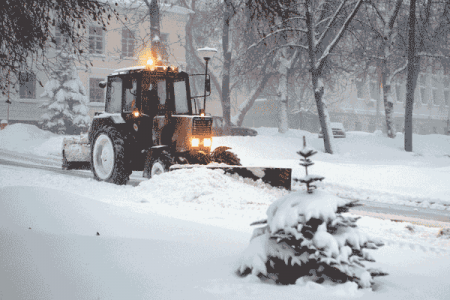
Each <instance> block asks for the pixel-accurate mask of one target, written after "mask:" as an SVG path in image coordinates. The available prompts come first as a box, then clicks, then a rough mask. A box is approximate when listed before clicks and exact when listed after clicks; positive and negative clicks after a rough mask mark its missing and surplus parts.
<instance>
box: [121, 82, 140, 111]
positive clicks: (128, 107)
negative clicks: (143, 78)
mask: <svg viewBox="0 0 450 300" xmlns="http://www.w3.org/2000/svg"><path fill="white" fill-rule="evenodd" d="M130 87H131V88H129V89H127V88H126V89H125V103H124V107H123V111H124V112H132V111H133V110H134V109H135V108H136V95H137V81H136V79H133V80H132V81H131V86H130Z"/></svg>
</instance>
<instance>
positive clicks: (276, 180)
mask: <svg viewBox="0 0 450 300" xmlns="http://www.w3.org/2000/svg"><path fill="white" fill-rule="evenodd" d="M192 168H208V169H221V170H224V172H225V174H231V175H233V174H237V175H239V176H241V177H243V178H250V179H253V180H255V181H256V180H258V179H261V180H262V181H263V182H265V183H267V184H270V185H271V186H273V187H280V188H285V189H287V190H291V175H292V169H289V168H270V167H243V166H231V165H222V164H221V165H214V164H211V165H173V166H171V167H170V171H175V170H180V169H192Z"/></svg>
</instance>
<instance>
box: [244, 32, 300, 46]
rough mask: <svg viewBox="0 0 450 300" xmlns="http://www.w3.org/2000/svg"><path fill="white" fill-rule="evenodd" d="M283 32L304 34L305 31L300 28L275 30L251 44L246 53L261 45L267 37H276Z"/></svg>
mask: <svg viewBox="0 0 450 300" xmlns="http://www.w3.org/2000/svg"><path fill="white" fill-rule="evenodd" d="M284 31H299V32H303V33H306V30H305V29H302V28H282V29H278V30H276V31H274V32H271V33H269V34H268V35H266V36H265V37H263V38H262V39H260V40H259V41H258V42H256V43H254V44H252V45H251V46H250V47H248V48H247V51H249V50H251V49H252V48H255V47H256V46H258V45H259V44H261V43H262V42H263V41H264V40H265V39H267V38H269V37H271V36H273V35H276V34H278V33H280V32H284Z"/></svg>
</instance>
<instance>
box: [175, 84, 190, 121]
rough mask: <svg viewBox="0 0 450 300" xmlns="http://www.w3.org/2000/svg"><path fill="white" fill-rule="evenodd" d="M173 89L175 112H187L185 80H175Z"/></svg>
mask: <svg viewBox="0 0 450 300" xmlns="http://www.w3.org/2000/svg"><path fill="white" fill-rule="evenodd" d="M173 90H174V94H175V113H177V114H187V113H189V107H188V100H187V90H186V82H185V81H175V82H174V83H173Z"/></svg>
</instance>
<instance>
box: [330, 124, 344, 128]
mask: <svg viewBox="0 0 450 300" xmlns="http://www.w3.org/2000/svg"><path fill="white" fill-rule="evenodd" d="M330 125H331V128H338V129H342V130H344V125H343V124H342V123H338V122H331V123H330Z"/></svg>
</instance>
